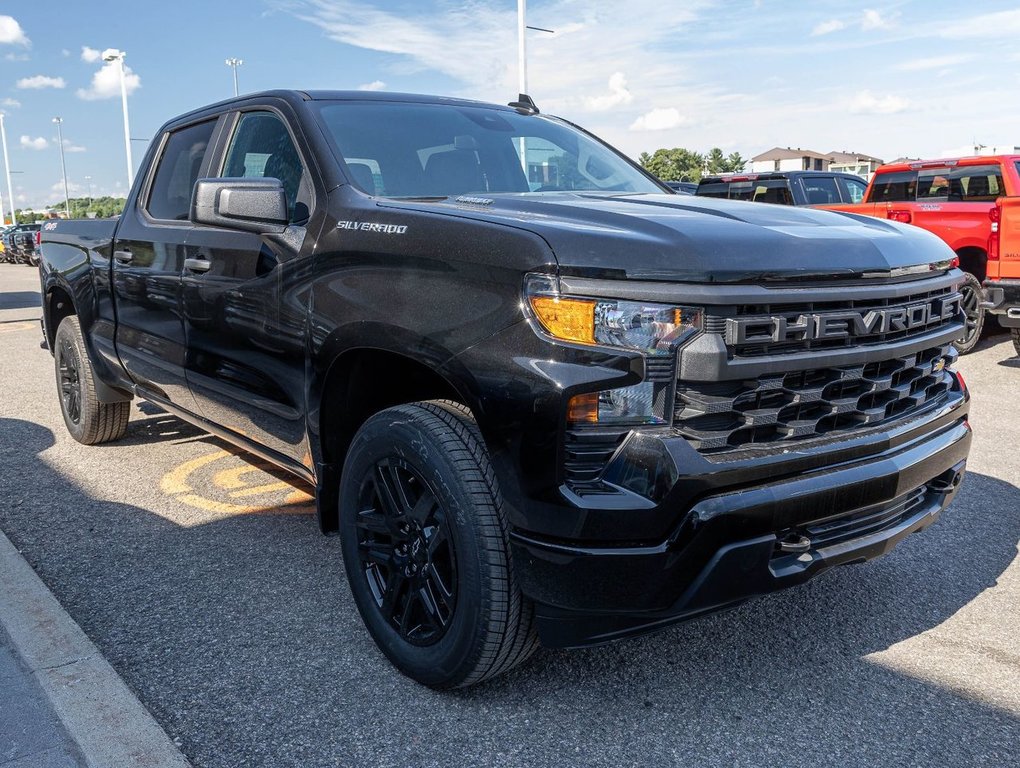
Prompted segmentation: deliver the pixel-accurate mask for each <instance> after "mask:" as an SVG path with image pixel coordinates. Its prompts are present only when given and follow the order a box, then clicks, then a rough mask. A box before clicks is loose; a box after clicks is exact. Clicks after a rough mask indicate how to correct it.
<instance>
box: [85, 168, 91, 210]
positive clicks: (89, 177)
mask: <svg viewBox="0 0 1020 768" xmlns="http://www.w3.org/2000/svg"><path fill="white" fill-rule="evenodd" d="M85 183H86V184H87V185H88V188H89V207H88V208H86V209H85V215H86V216H88V215H89V214H90V213H92V177H91V176H86V177H85Z"/></svg>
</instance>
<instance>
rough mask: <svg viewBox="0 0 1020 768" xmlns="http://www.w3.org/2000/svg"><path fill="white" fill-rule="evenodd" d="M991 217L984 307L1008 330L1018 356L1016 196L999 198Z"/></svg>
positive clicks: (1019, 205)
mask: <svg viewBox="0 0 1020 768" xmlns="http://www.w3.org/2000/svg"><path fill="white" fill-rule="evenodd" d="M991 215H992V219H993V223H992V228H993V232H992V236H991V238H990V239H989V241H988V275H987V278H986V279H985V283H984V289H985V304H984V306H985V308H986V309H987V310H988V311H990V312H993V313H994V314H996V315H997V316H998V318H999V324H1000V325H1002V326H1004V327H1005V328H1009V332H1010V333H1011V334H1012V335H1013V346H1014V347H1016V353H1017V354H1018V355H1020V197H1002V198H999V200H998V201H997V202H996V204H995V209H994V210H993V213H992V214H991Z"/></svg>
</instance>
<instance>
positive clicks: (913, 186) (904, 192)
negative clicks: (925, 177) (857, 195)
mask: <svg viewBox="0 0 1020 768" xmlns="http://www.w3.org/2000/svg"><path fill="white" fill-rule="evenodd" d="M916 194H917V173H916V172H915V171H899V172H897V173H882V174H879V175H878V176H876V177H875V181H874V186H873V187H872V190H871V202H873V203H892V202H900V201H903V200H914V199H915V197H916Z"/></svg>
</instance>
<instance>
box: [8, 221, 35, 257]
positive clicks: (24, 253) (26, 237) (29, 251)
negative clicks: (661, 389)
mask: <svg viewBox="0 0 1020 768" xmlns="http://www.w3.org/2000/svg"><path fill="white" fill-rule="evenodd" d="M41 228H42V225H41V224H16V225H14V226H12V227H9V228H8V229H7V230H5V232H4V235H3V238H4V251H5V253H6V254H7V255H8V261H10V262H11V263H12V264H28V265H30V266H35V265H36V264H37V263H38V246H39V243H40V239H41V234H40V230H41Z"/></svg>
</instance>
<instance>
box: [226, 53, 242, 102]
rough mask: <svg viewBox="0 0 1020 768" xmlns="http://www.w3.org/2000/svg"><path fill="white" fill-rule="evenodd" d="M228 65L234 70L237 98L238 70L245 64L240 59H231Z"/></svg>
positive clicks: (228, 60)
mask: <svg viewBox="0 0 1020 768" xmlns="http://www.w3.org/2000/svg"><path fill="white" fill-rule="evenodd" d="M226 64H227V66H228V67H230V68H231V69H232V70H234V95H235V96H237V68H238V67H239V66H241V65H242V64H244V62H243V61H241V60H240V59H235V58H233V57H231V58H229V59H227V61H226Z"/></svg>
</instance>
